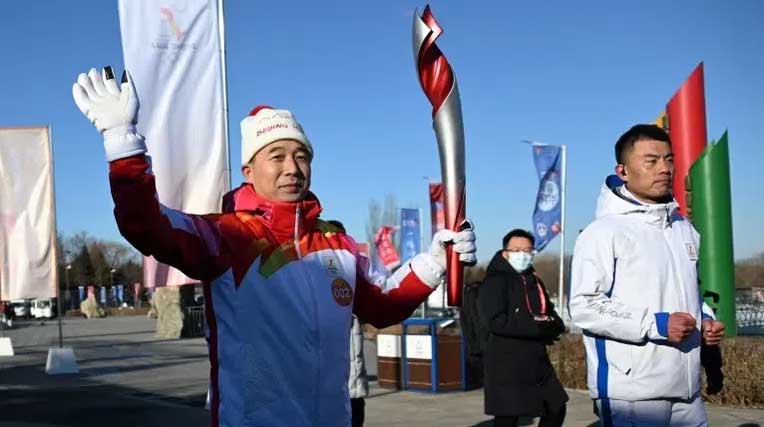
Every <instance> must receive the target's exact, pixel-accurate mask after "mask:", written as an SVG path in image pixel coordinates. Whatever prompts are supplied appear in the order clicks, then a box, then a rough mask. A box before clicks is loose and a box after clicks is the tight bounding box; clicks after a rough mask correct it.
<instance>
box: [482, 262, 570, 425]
mask: <svg viewBox="0 0 764 427" xmlns="http://www.w3.org/2000/svg"><path fill="white" fill-rule="evenodd" d="M520 275H521V273H518V272H517V271H515V270H514V269H513V268H512V266H510V265H509V263H508V262H507V260H506V259H504V257H502V255H501V252H497V253H496V255H495V256H494V257H493V259H492V260H491V263H490V264H489V265H488V273H487V275H486V278H485V280H484V281H483V284H482V285H481V286H480V296H479V309H480V320H481V321H482V322H483V323H484V325H485V327H486V328H487V329H488V331H489V332H490V335H489V337H488V343H487V345H486V348H485V351H484V352H483V361H484V367H485V378H484V382H485V413H486V414H488V415H494V416H519V415H527V416H539V415H543V414H544V412H545V407H546V408H552V409H556V408H559V407H560V406H561V405H563V404H564V403H565V402H567V400H568V395H567V393H565V390H564V389H563V387H562V385H561V384H560V382H559V380H558V379H557V375H556V374H555V372H554V368H553V367H552V364H551V362H550V361H549V356H548V355H547V351H546V346H547V345H548V344H551V343H552V341H553V340H554V339H555V338H557V337H558V336H559V335H560V334H561V333H562V332H564V330H565V325H564V324H563V322H562V319H560V317H559V316H558V315H557V313H556V312H555V311H554V305H553V304H552V302H551V301H550V299H549V294H548V293H547V291H546V288H545V287H544V284H543V283H542V282H541V281H540V280H539V279H537V277H536V276H535V274H534V271H533V268H530V269H529V270H528V271H525V272H523V273H522V275H523V277H524V278H525V283H523V280H522V277H521V276H520ZM537 283H539V284H540V285H541V288H542V290H543V292H544V296H545V298H546V307H547V308H546V314H547V315H548V316H549V317H551V319H552V320H549V321H537V320H534V318H533V314H532V313H531V312H530V311H529V310H528V305H530V307H531V310H532V311H533V312H534V313H536V314H540V307H541V298H540V296H539V292H538V286H537ZM526 288H527V291H526ZM526 298H527V299H526Z"/></svg>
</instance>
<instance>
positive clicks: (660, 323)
mask: <svg viewBox="0 0 764 427" xmlns="http://www.w3.org/2000/svg"><path fill="white" fill-rule="evenodd" d="M669 315H670V313H667V312H659V313H655V314H654V315H653V317H654V319H655V320H654V321H653V324H652V325H651V326H650V332H649V333H648V337H649V338H650V339H653V340H660V339H666V338H668V321H669Z"/></svg>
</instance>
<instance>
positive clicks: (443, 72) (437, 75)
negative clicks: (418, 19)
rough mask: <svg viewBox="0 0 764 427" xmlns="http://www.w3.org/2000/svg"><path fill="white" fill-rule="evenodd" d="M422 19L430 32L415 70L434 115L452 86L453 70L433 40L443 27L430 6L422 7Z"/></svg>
mask: <svg viewBox="0 0 764 427" xmlns="http://www.w3.org/2000/svg"><path fill="white" fill-rule="evenodd" d="M422 21H424V23H425V24H427V26H428V27H430V29H431V30H432V33H430V35H429V36H428V37H427V39H426V40H425V41H424V43H423V44H422V50H421V51H420V52H419V63H418V64H417V70H418V71H419V84H421V85H422V90H423V91H424V93H425V95H427V99H429V100H430V104H432V116H433V117H435V113H437V112H438V109H439V108H440V106H441V105H443V101H445V100H446V97H447V96H448V94H449V93H450V92H451V89H452V88H453V86H454V72H453V71H452V70H451V65H450V64H449V63H448V61H447V60H446V57H445V56H444V55H443V52H441V51H440V49H438V46H437V45H436V44H435V40H436V39H437V38H438V37H440V35H441V34H442V33H443V29H442V28H440V25H438V22H437V21H436V20H435V17H434V16H432V12H430V6H426V7H425V8H424V12H422Z"/></svg>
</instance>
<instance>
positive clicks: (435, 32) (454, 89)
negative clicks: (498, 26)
mask: <svg viewBox="0 0 764 427" xmlns="http://www.w3.org/2000/svg"><path fill="white" fill-rule="evenodd" d="M442 33H443V29H442V28H440V26H439V25H438V23H437V21H435V17H433V16H432V12H430V6H426V7H425V8H424V12H423V13H422V16H421V17H420V16H419V12H418V11H415V12H414V24H413V28H412V36H413V48H414V63H415V64H416V70H417V75H418V76H419V83H420V85H421V86H422V90H423V91H424V94H425V95H426V96H427V99H429V100H430V104H432V122H433V129H434V130H435V136H436V138H437V139H438V151H439V154H440V173H441V175H442V178H443V192H444V201H445V214H446V215H445V216H446V228H448V229H450V230H455V231H461V230H465V229H467V228H470V227H471V225H470V224H469V222H468V221H465V215H466V194H465V186H466V185H465V184H466V180H465V178H464V125H463V123H462V104H461V100H460V99H459V88H458V86H457V84H456V76H454V72H453V70H452V69H451V65H449V63H448V61H447V60H446V57H445V56H444V55H443V52H441V51H440V49H438V46H437V45H436V44H435V40H436V39H437V38H438V37H439V36H440V35H441V34H442ZM446 260H447V288H446V291H447V295H448V305H450V306H461V305H462V281H463V280H464V279H463V273H464V266H463V265H462V263H461V262H460V261H459V254H458V253H456V252H454V251H453V250H451V247H450V246H449V247H447V248H446Z"/></svg>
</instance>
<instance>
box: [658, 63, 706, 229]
mask: <svg viewBox="0 0 764 427" xmlns="http://www.w3.org/2000/svg"><path fill="white" fill-rule="evenodd" d="M703 86H704V84H703V63H702V62H701V63H700V64H699V65H698V66H697V67H696V68H695V70H694V71H693V72H692V74H690V77H688V78H687V81H685V82H684V83H683V84H682V87H680V88H679V90H678V91H677V92H676V94H674V96H673V97H672V98H671V100H670V101H669V102H668V105H666V113H667V115H668V125H669V135H670V136H671V147H672V149H673V151H674V167H675V169H674V185H673V188H674V198H675V199H676V201H677V203H679V212H680V213H681V214H682V215H685V216H687V201H686V197H685V196H686V195H685V182H684V181H685V179H686V178H687V174H688V173H689V171H690V166H692V164H693V163H694V162H695V160H696V159H697V158H698V156H700V153H702V152H703V150H704V149H705V148H706V143H707V139H706V138H707V137H706V95H705V89H704V87H703Z"/></svg>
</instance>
